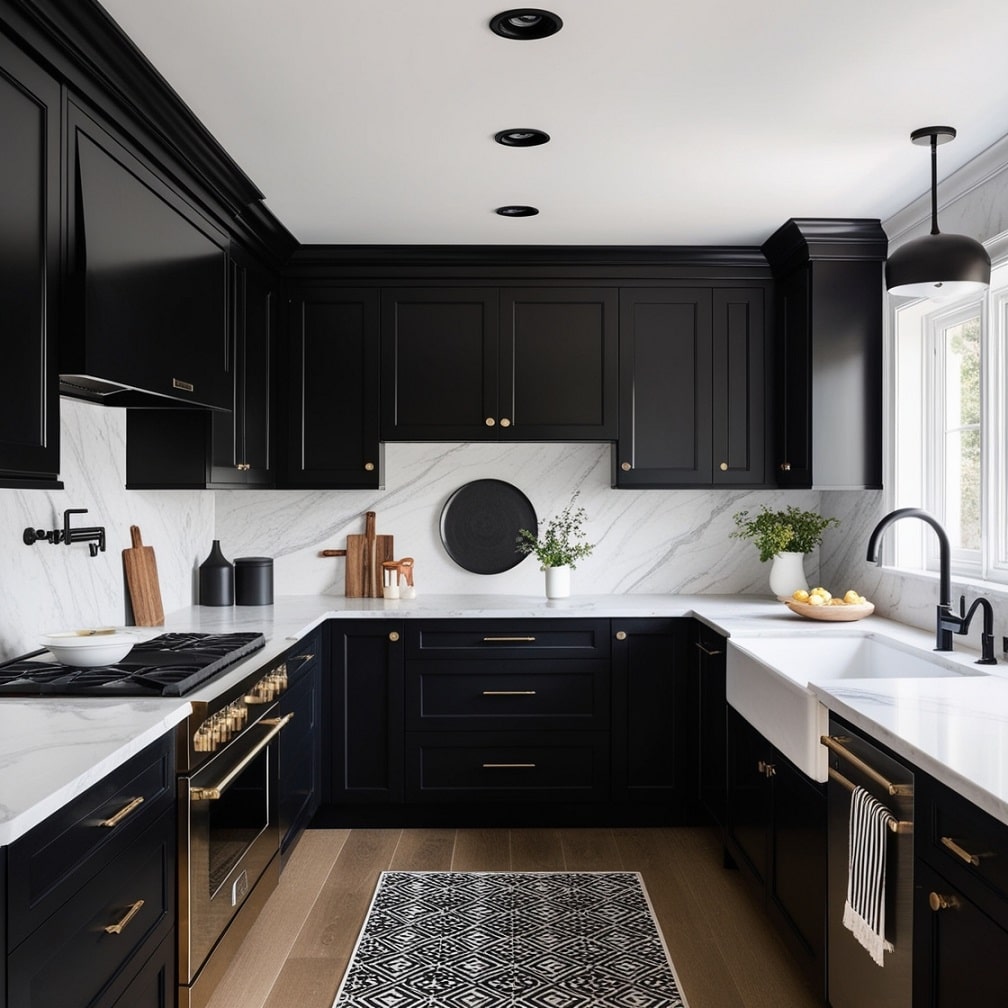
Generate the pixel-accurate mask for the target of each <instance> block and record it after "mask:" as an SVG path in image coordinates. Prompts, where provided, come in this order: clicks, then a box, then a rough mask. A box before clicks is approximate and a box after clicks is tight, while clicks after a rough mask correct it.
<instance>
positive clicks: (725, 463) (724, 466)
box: [718, 462, 728, 472]
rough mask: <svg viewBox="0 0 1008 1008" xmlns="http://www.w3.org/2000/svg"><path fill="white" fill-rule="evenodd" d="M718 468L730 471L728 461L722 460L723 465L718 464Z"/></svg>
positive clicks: (722, 470)
mask: <svg viewBox="0 0 1008 1008" xmlns="http://www.w3.org/2000/svg"><path fill="white" fill-rule="evenodd" d="M718 468H719V469H720V470H721V472H728V463H727V462H722V463H721V465H720V466H718Z"/></svg>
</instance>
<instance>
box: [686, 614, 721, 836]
mask: <svg viewBox="0 0 1008 1008" xmlns="http://www.w3.org/2000/svg"><path fill="white" fill-rule="evenodd" d="M695 626H696V638H695V640H694V641H693V667H694V670H695V675H696V693H695V695H696V711H697V717H696V723H697V732H698V738H697V750H696V751H697V760H698V763H697V795H698V797H699V800H700V808H701V810H702V811H703V812H704V813H705V814H706V815H707V816H708V817H710V818H711V819H713V820H714V822H715V823H717V825H719V826H724V824H725V806H726V804H727V790H726V787H727V784H726V782H727V775H728V768H727V764H726V762H725V752H726V746H727V739H726V735H725V704H726V700H725V675H726V671H725V647H726V644H727V641H726V640H725V638H724V637H722V636H721V634H719V633H717V631H715V630H711V628H710V627H708V626H706V625H705V624H703V623H700V622H699V621H697V622H696V624H695Z"/></svg>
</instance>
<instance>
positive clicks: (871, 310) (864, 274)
mask: <svg viewBox="0 0 1008 1008" xmlns="http://www.w3.org/2000/svg"><path fill="white" fill-rule="evenodd" d="M886 250H887V239H886V236H885V232H884V231H883V230H882V227H881V225H880V223H879V222H878V221H877V220H842V219H830V220H821V219H799V220H794V219H792V220H789V221H788V222H787V223H786V224H784V225H783V226H782V227H780V228H778V230H777V231H776V232H775V233H774V234H773V235H771V236H770V237H769V238H768V239H767V241H766V242H764V244H763V252H764V254H765V255H766V258H767V261H768V262H769V263H770V266H771V268H772V270H773V274H774V279H775V283H776V288H775V304H776V322H775V333H774V338H775V343H776V363H775V366H774V368H773V376H774V379H775V386H774V393H773V396H774V412H775V417H776V423H775V427H776V430H775V432H774V442H775V451H774V458H773V468H774V473H775V478H776V480H777V483H778V485H779V486H782V487H794V488H801V487H821V488H823V489H832V488H835V489H845V488H850V489H860V488H862V487H864V488H879V487H881V486H882V318H883V310H882V307H883V289H884V288H883V283H882V270H883V263H884V262H885V258H886ZM841 404H842V405H841ZM837 408H841V409H842V410H843V417H844V420H843V422H842V423H829V422H827V421H825V420H824V419H823V416H824V413H826V412H830V411H833V410H835V409H837Z"/></svg>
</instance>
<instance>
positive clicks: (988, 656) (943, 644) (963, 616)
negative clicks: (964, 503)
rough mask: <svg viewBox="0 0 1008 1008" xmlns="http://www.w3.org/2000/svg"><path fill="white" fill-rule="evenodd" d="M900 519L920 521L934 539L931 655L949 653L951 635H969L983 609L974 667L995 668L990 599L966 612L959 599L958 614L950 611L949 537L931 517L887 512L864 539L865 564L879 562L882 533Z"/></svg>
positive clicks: (903, 511) (905, 510)
mask: <svg viewBox="0 0 1008 1008" xmlns="http://www.w3.org/2000/svg"><path fill="white" fill-rule="evenodd" d="M900 518H920V520H921V521H923V522H926V523H927V524H928V525H930V526H931V528H933V529H934V530H935V534H936V535H937V536H938V612H937V619H936V623H935V651H951V650H952V635H953V634H965V633H968V632H969V626H970V621H971V620H972V619H973V614H974V613H975V612H976V611H977V607H980V608H981V609H983V614H984V615H983V629H982V631H981V633H980V657H979V658H978V659H977V661H976V663H977V665H996V664H997V658H995V657H994V608H993V606H991V604H990V599H986V598H984V597H983V596H981V597H979V598H977V599H976V601H974V603H973V605H971V606H970V608H969V612H966V596H965V595H962V596H960V598H959V612H958V613H956V612H953V610H952V577H951V573H950V567H951V564H950V554H951V549H950V547H949V537H948V533H947V532H946V531H945V529H943V528H942V526H941V523H940V522H939V521H938V519H937V518H935V517H934V515H931V514H928V512H927V511H922V510H921V509H920V508H910V507H907V508H897V509H896V510H895V511H890V512H889V514H887V515H886V516H885V517H884V518H882V520H881V521H880V522H879V523H878V525H876V526H875V528H874V529H873V530H872V534H871V535H870V536H869V537H868V554H867V560H868V562H869V563H874V564H881V562H882V561H881V560H880V559H879V545H880V542H881V539H882V533H883V532H885V530H886V529H887V528H889V526H890V525H892V524H893V522H896V521H899V519H900Z"/></svg>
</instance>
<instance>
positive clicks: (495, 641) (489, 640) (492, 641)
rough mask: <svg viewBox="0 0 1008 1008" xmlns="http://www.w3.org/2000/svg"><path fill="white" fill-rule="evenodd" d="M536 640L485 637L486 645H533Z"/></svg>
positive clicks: (528, 638)
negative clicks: (526, 643)
mask: <svg viewBox="0 0 1008 1008" xmlns="http://www.w3.org/2000/svg"><path fill="white" fill-rule="evenodd" d="M534 640H535V637H484V638H483V643H484V644H505V643H509V642H516V643H518V642H528V643H531V642H532V641H534Z"/></svg>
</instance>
